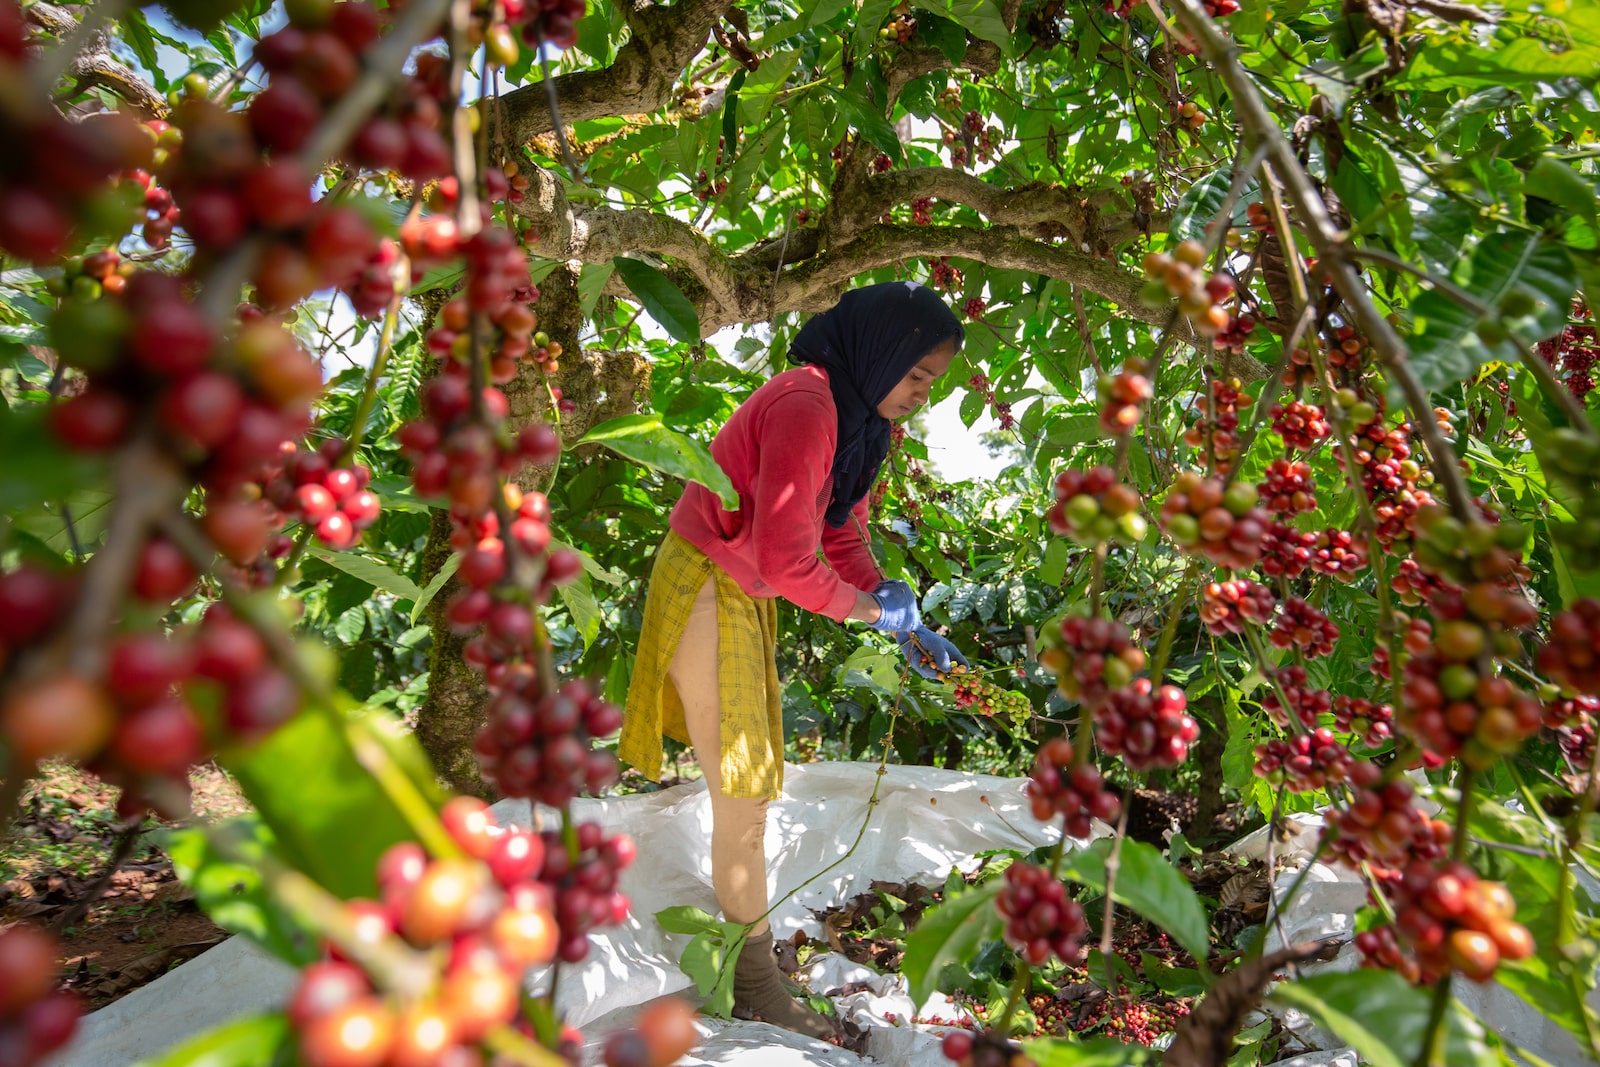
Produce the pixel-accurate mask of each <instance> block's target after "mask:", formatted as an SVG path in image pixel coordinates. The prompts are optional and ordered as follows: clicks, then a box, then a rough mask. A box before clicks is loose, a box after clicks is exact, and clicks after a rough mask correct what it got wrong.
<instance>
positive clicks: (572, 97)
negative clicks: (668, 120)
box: [500, 0, 733, 145]
mask: <svg viewBox="0 0 1600 1067" xmlns="http://www.w3.org/2000/svg"><path fill="white" fill-rule="evenodd" d="M732 6H733V0H680V2H679V3H677V4H674V5H673V6H671V7H664V6H661V5H659V4H654V3H641V4H639V5H638V6H637V7H632V8H630V7H626V6H624V7H623V9H622V10H623V17H624V18H625V19H627V22H628V27H629V29H630V30H631V31H632V34H633V36H632V39H631V40H630V41H629V42H628V43H627V44H625V45H623V46H622V48H620V49H619V50H618V51H617V57H616V59H614V60H612V62H611V65H610V66H608V67H604V68H602V69H600V70H579V71H573V72H572V73H570V74H563V75H561V76H559V77H557V78H556V79H555V87H556V99H557V100H558V101H560V105H561V118H562V121H563V122H567V123H573V122H583V121H585V120H588V119H597V118H604V117H607V116H612V115H633V114H643V113H646V112H650V111H655V110H656V109H657V108H660V107H662V106H664V105H665V104H666V103H667V101H669V100H671V99H672V93H673V87H674V86H675V85H676V84H677V81H678V78H679V76H680V75H681V74H682V72H683V69H684V68H685V67H687V66H688V65H689V61H690V60H692V59H693V58H694V57H695V56H696V55H697V54H698V53H699V52H700V50H701V49H702V48H704V47H705V43H706V38H707V37H709V36H710V35H711V27H712V24H713V23H715V22H716V20H717V19H719V18H721V17H722V15H723V13H724V12H726V11H727V10H728V9H729V8H730V7H732ZM500 112H501V116H502V120H503V121H504V123H505V137H506V143H507V144H512V145H522V144H527V143H528V142H529V141H531V140H532V139H533V138H534V137H536V136H538V135H539V134H541V133H548V132H550V131H551V130H552V129H554V128H555V127H554V124H553V122H552V120H551V117H550V108H549V105H548V104H547V103H546V100H545V86H544V83H543V82H539V83H536V84H534V85H524V86H522V87H521V88H519V89H514V90H512V91H511V92H509V93H507V94H506V95H504V96H502V97H501V98H500Z"/></svg>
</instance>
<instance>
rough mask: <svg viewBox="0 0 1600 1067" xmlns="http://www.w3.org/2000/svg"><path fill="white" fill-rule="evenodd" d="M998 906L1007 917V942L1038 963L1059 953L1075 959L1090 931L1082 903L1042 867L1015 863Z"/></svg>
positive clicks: (997, 899)
mask: <svg viewBox="0 0 1600 1067" xmlns="http://www.w3.org/2000/svg"><path fill="white" fill-rule="evenodd" d="M995 906H996V907H997V908H998V909H999V911H1000V914H1001V915H1003V916H1004V917H1005V919H1006V929H1005V939H1006V943H1007V944H1009V945H1010V946H1011V947H1012V948H1014V949H1016V950H1017V951H1018V952H1019V953H1021V954H1022V957H1023V958H1024V959H1026V960H1027V961H1028V962H1029V963H1031V964H1033V965H1034V966H1035V967H1037V966H1040V965H1042V964H1043V963H1045V961H1047V960H1048V959H1050V957H1051V956H1056V957H1058V958H1060V959H1061V960H1062V961H1064V962H1066V963H1076V962H1077V960H1078V956H1079V954H1080V952H1081V948H1080V942H1081V941H1082V939H1083V937H1084V935H1085V934H1087V933H1088V922H1087V921H1086V920H1085V918H1084V914H1083V907H1082V905H1080V904H1079V903H1078V902H1077V901H1075V900H1072V899H1070V898H1069V897H1068V896H1067V887H1066V886H1065V885H1063V884H1062V883H1061V882H1060V881H1059V880H1058V879H1056V878H1053V877H1051V875H1050V872H1049V871H1047V870H1045V869H1044V868H1043V867H1038V866H1035V865H1034V864H1031V863H1013V864H1012V865H1011V866H1009V867H1007V868H1006V873H1005V885H1004V886H1003V887H1002V888H1001V890H1000V895H999V896H998V897H997V898H996V899H995Z"/></svg>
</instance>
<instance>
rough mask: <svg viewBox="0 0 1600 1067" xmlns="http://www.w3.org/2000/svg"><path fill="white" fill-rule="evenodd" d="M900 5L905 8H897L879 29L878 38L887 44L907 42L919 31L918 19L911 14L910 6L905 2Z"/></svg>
mask: <svg viewBox="0 0 1600 1067" xmlns="http://www.w3.org/2000/svg"><path fill="white" fill-rule="evenodd" d="M900 7H901V8H904V9H905V10H899V9H897V10H896V11H895V13H894V14H892V15H890V17H889V21H887V22H885V23H884V24H883V28H882V29H880V30H879V31H878V39H879V40H881V41H883V42H885V43H887V44H905V43H906V42H907V41H909V40H911V38H912V37H913V36H914V35H915V34H916V32H917V20H916V19H915V18H913V17H912V16H911V13H910V8H909V7H907V5H905V4H901V5H900Z"/></svg>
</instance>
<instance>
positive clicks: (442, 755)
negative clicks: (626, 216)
mask: <svg viewBox="0 0 1600 1067" xmlns="http://www.w3.org/2000/svg"><path fill="white" fill-rule="evenodd" d="M534 309H535V311H537V313H538V315H539V329H541V330H543V331H545V332H546V333H547V334H549V335H550V339H551V340H552V341H557V342H559V343H560V345H561V356H560V358H559V361H558V362H559V364H560V370H559V371H558V372H557V373H556V374H555V375H554V376H553V382H552V384H554V385H555V386H556V387H557V388H559V389H560V390H561V394H562V397H563V398H564V399H566V400H570V401H572V403H573V404H575V405H576V409H575V410H574V411H572V413H571V414H569V415H566V416H563V418H562V420H561V431H562V433H561V436H562V439H563V440H564V441H565V442H567V443H568V445H569V446H570V444H571V442H573V441H575V440H577V439H578V438H580V437H582V436H583V435H584V434H585V433H586V432H588V430H589V428H590V427H591V426H593V425H594V424H595V423H597V422H601V421H604V420H605V419H609V418H614V417H616V416H617V415H624V414H630V413H632V412H634V411H637V410H638V408H639V405H640V404H641V402H642V399H643V397H645V396H646V395H647V393H648V389H649V381H650V364H649V363H648V361H646V360H645V359H644V358H643V357H641V356H639V355H637V354H635V353H631V352H607V351H599V350H590V351H589V352H584V351H583V350H582V349H580V347H579V345H578V332H579V330H580V329H581V328H582V326H583V310H582V304H581V300H580V297H579V295H578V286H577V275H576V274H573V273H571V272H568V271H567V270H565V269H564V268H558V269H557V270H555V271H553V272H551V274H550V275H549V276H548V277H546V278H545V280H544V281H543V282H541V283H540V285H539V301H538V303H537V304H536V305H535V306H534ZM430 310H436V309H430ZM504 391H505V394H506V400H507V401H508V403H509V405H510V408H511V415H510V418H509V420H508V421H509V423H510V424H511V425H512V426H521V425H524V424H526V423H529V422H532V421H535V420H538V419H546V418H549V415H550V411H549V409H550V396H549V392H548V390H547V389H546V387H545V382H544V375H543V372H542V371H541V370H540V369H539V368H538V367H537V366H536V365H534V364H533V363H531V362H529V363H528V364H526V365H525V367H524V369H523V372H522V373H521V374H519V375H518V376H517V378H516V379H515V380H514V381H511V382H509V383H507V384H506V386H505V387H504ZM562 459H563V462H565V463H569V464H570V463H571V462H572V458H571V453H568V454H566V455H564V456H563V457H562ZM549 476H550V468H548V467H543V468H528V469H526V470H524V471H523V472H522V474H521V475H520V476H519V477H518V478H517V481H518V483H519V484H520V485H521V486H522V488H523V489H525V490H529V489H543V488H545V486H546V484H547V482H548V480H549ZM432 517H433V522H432V526H431V527H430V528H429V531H428V544H427V547H426V548H425V549H424V551H423V562H422V578H423V581H424V583H426V582H429V581H431V580H432V579H433V576H434V575H436V574H438V573H439V568H441V567H443V566H444V563H445V561H446V560H447V559H449V558H450V553H451V548H450V531H451V523H450V516H449V513H448V512H446V511H444V510H442V509H437V508H436V509H434V511H433V513H432ZM460 588H461V586H460V584H459V583H458V582H457V581H456V580H455V579H454V578H451V579H450V581H449V582H447V583H445V586H444V588H443V589H441V590H440V591H439V595H438V596H436V597H435V598H434V599H433V601H432V603H430V604H429V605H428V609H427V611H426V613H425V614H426V616H427V620H428V626H429V627H430V628H431V629H432V630H433V651H432V653H431V654H430V656H429V675H428V699H427V700H426V701H425V702H424V703H423V705H422V708H421V709H420V711H419V713H418V716H417V738H418V740H420V741H421V742H422V747H423V748H424V749H425V750H426V751H427V753H428V756H429V758H430V759H432V760H433V766H434V769H435V770H436V771H437V773H438V775H439V777H440V778H441V779H442V780H443V781H444V783H445V784H446V785H447V786H448V787H449V788H450V789H452V790H454V791H456V792H459V793H475V794H482V793H484V792H485V787H484V784H483V780H482V779H481V778H480V776H479V774H478V765H477V761H476V760H475V759H474V758H473V754H472V739H473V735H474V734H476V733H477V730H478V727H479V726H480V725H481V724H482V722H483V720H484V705H485V703H486V701H487V697H488V693H487V691H486V689H485V687H484V684H483V677H482V675H480V674H479V673H478V672H477V671H475V670H473V669H472V668H471V667H469V666H467V664H466V662H465V661H464V660H463V659H462V655H461V649H462V645H463V644H464V643H465V642H464V641H463V639H462V638H461V637H459V636H457V635H456V634H455V633H454V632H452V631H451V629H450V626H449V624H448V623H447V622H446V620H445V610H446V608H447V607H448V605H449V603H450V601H451V599H452V598H453V597H454V596H455V595H456V593H457V592H458V591H459V590H460Z"/></svg>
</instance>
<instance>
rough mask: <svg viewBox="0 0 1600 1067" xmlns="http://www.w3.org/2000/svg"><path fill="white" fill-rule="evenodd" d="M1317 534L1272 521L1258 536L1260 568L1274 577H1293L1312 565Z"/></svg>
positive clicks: (1291, 578)
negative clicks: (1259, 536)
mask: <svg viewBox="0 0 1600 1067" xmlns="http://www.w3.org/2000/svg"><path fill="white" fill-rule="evenodd" d="M1316 551H1317V535H1316V534H1314V533H1312V532H1310V531H1309V530H1297V529H1295V528H1294V527H1293V526H1290V525H1289V524H1287V523H1284V522H1279V521H1277V520H1274V521H1273V522H1271V523H1269V524H1268V526H1267V529H1266V532H1265V533H1264V534H1262V535H1261V570H1262V572H1263V573H1265V574H1267V575H1270V576H1272V577H1274V578H1278V577H1283V578H1288V579H1290V580H1293V579H1295V578H1298V577H1300V576H1301V575H1302V574H1304V573H1305V572H1306V569H1307V568H1309V567H1310V566H1311V565H1312V561H1313V559H1314V557H1315V555H1316Z"/></svg>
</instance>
